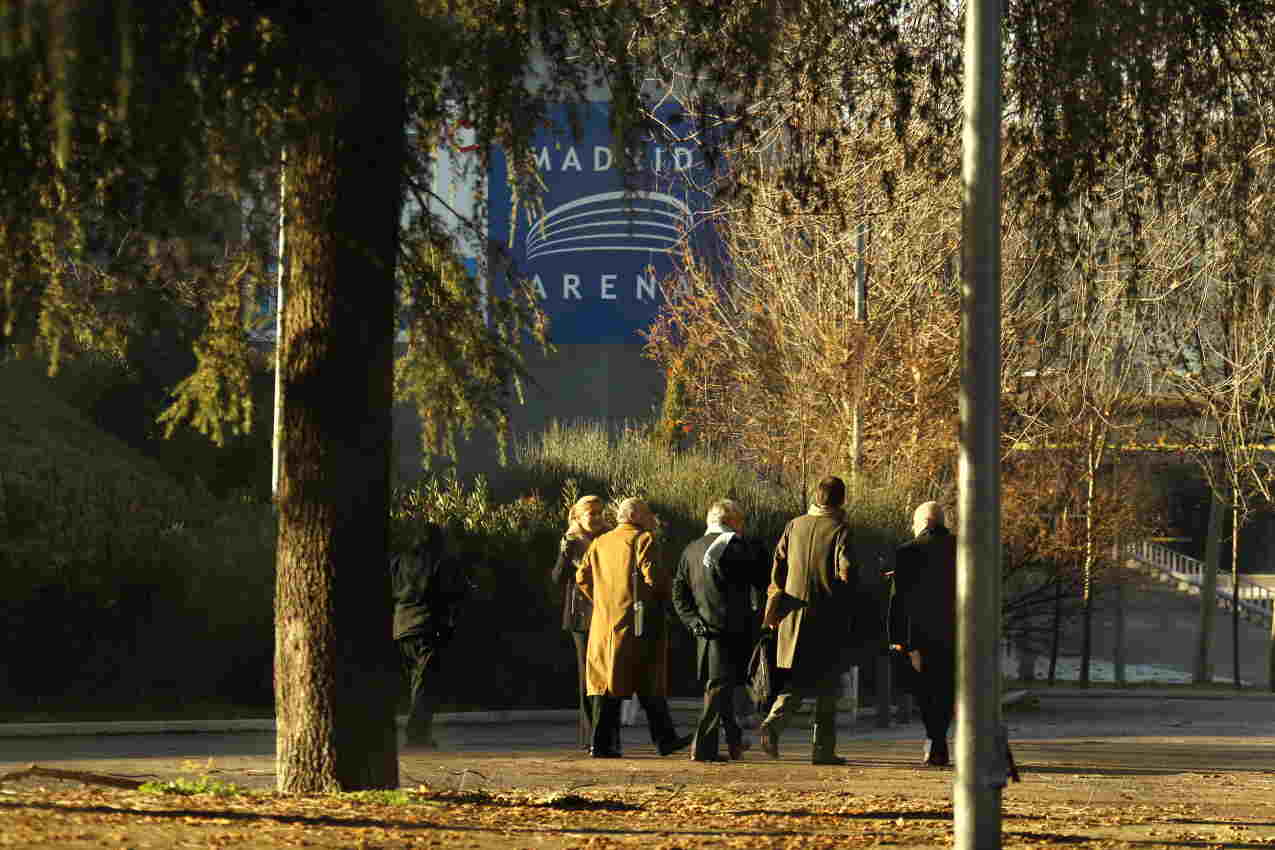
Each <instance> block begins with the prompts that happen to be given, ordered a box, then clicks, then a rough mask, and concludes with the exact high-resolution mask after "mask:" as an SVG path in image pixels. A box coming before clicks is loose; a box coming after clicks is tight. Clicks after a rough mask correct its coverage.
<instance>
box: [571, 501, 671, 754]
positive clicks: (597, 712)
mask: <svg viewBox="0 0 1275 850" xmlns="http://www.w3.org/2000/svg"><path fill="white" fill-rule="evenodd" d="M616 519H617V520H618V521H619V525H617V526H616V528H615V529H613V530H612V531H609V532H607V533H606V534H603V535H601V536H599V537H597V538H595V539H594V541H593V543H591V544H590V545H589V549H588V551H586V552H585V554H584V558H583V559H582V560H581V561H580V566H579V567H578V568H577V570H576V584H577V586H578V587H579V588H580V592H581V593H583V594H584V595H585V596H587V597H588V598H589V601H590V602H592V603H593V617H592V619H591V620H590V622H589V645H588V649H587V650H586V652H585V666H586V674H585V679H586V682H585V684H586V688H587V690H588V693H589V697H590V699H591V701H592V702H593V707H594V715H593V746H592V749H591V750H590V753H591V754H592V755H593V757H594V758H617V757H618V756H619V752H618V750H616V748H615V742H616V741H617V740H619V725H620V701H621V700H622V699H623V698H625V697H627V696H631V695H633V694H637V698H638V702H639V703H641V705H642V708H643V710H644V711H646V717H647V724H648V725H649V727H650V730H651V740H652V741H653V742H654V743H655V747H656V749H657V750H658V751H659V753H660V755H668V754H669V753H674V752H677V751H678V750H681V749H685V748H686V747H687V746H688V745H689V744H690V742H691V736H689V735H687V736H685V737H679V736H678V734H677V730H676V729H675V728H674V726H673V716H672V714H671V713H670V712H669V707H668V699H667V697H668V641H669V634H668V617H667V616H666V614H665V611H666V610H667V608H668V605H669V594H670V586H671V584H672V575H671V574H670V573H669V571H668V570H667V569H666V568H665V567H664V566H663V565H662V564H661V563H660V562H659V555H658V551H657V548H656V544H655V537H654V535H653V534H652V533H651V532H652V531H653V530H654V528H655V526H656V519H655V515H654V514H652V513H651V509H650V507H649V506H648V505H647V504H646V502H644V501H643V500H641V499H625V500H624V501H623V502H621V503H620V506H619V508H618V509H617V511H616ZM639 609H641V610H642V614H643V616H642V621H643V625H644V630H643V633H642V634H641V635H639V634H638V632H637V629H636V625H637V619H638V618H637V616H636V614H637V612H638V610H639Z"/></svg>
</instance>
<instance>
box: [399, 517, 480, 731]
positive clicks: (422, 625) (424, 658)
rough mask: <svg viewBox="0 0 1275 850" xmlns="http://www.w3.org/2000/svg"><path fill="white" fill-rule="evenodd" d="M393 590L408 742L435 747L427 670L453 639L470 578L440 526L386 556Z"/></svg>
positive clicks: (434, 669) (432, 670)
mask: <svg viewBox="0 0 1275 850" xmlns="http://www.w3.org/2000/svg"><path fill="white" fill-rule="evenodd" d="M390 582H391V587H392V589H393V592H394V641H395V643H397V644H398V647H399V654H400V655H401V657H402V661H403V667H404V670H405V671H406V673H407V679H408V684H409V688H410V692H411V699H412V703H411V710H410V712H409V713H408V716H407V739H406V744H407V746H408V747H423V748H426V749H437V748H438V743H437V742H436V741H435V740H434V734H433V730H434V711H435V709H436V708H437V707H438V694H437V692H436V691H435V690H434V689H433V688H431V687H429V685H428V683H427V679H428V678H429V674H437V673H438V670H439V666H440V665H439V653H440V652H441V651H442V649H443V648H444V647H446V646H447V644H448V643H449V642H451V639H452V635H453V634H454V633H455V631H456V618H457V616H458V614H459V612H460V606H461V603H462V602H464V600H465V598H466V597H467V596H468V595H469V591H470V582H469V577H468V575H467V574H466V571H465V567H464V564H463V563H462V562H461V561H460V560H459V559H457V558H455V557H454V556H449V555H448V553H447V540H446V537H445V535H444V534H443V530H442V529H441V528H440V527H439V526H437V525H435V524H433V523H429V524H427V525H426V526H425V528H424V530H423V531H422V533H421V537H420V541H419V542H418V543H417V544H416V545H415V546H414V547H412V549H411V550H410V551H408V552H402V553H400V554H397V555H394V556H393V557H391V558H390Z"/></svg>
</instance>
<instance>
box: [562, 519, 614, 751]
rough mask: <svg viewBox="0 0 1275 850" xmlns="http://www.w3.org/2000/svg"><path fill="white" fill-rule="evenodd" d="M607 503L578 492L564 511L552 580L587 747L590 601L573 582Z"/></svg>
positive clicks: (589, 730)
mask: <svg viewBox="0 0 1275 850" xmlns="http://www.w3.org/2000/svg"><path fill="white" fill-rule="evenodd" d="M605 508H606V505H605V504H603V502H602V499H601V498H600V497H598V496H581V497H580V498H579V499H577V500H576V501H575V503H574V504H573V505H572V506H571V509H570V510H569V511H568V512H567V530H566V533H565V534H563V535H562V540H561V541H560V542H559V544H558V560H557V563H555V564H554V567H553V573H552V576H551V577H552V579H553V583H554V584H557V585H562V586H563V594H562V628H563V630H564V631H565V632H567V633H568V634H570V635H571V640H572V641H573V642H574V643H575V649H576V673H577V675H576V679H577V681H578V683H579V688H578V694H577V699H578V702H579V707H580V713H579V718H578V727H579V733H580V736H579V744H580V746H581V747H582V748H583V749H585V750H588V749H589V747H590V745H591V744H592V742H593V709H592V707H591V706H590V704H589V695H588V689H587V687H586V685H585V651H586V650H587V649H588V645H589V621H590V620H591V619H592V618H593V603H591V602H590V601H589V599H588V597H587V596H585V595H584V594H583V593H581V592H580V588H579V587H577V586H576V570H577V569H578V568H579V566H580V561H581V560H583V558H584V553H585V552H586V551H588V548H589V544H590V543H592V542H593V540H594V538H595V537H597V536H598V535H599V534H602V533H603V532H604V531H606V530H607V521H606V516H605V513H604V511H605Z"/></svg>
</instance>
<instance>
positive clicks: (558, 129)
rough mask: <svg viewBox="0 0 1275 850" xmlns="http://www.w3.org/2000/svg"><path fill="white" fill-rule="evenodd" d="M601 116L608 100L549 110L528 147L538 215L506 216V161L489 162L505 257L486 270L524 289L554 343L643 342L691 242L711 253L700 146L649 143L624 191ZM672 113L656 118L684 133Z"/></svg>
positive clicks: (493, 226) (495, 236) (495, 228)
mask: <svg viewBox="0 0 1275 850" xmlns="http://www.w3.org/2000/svg"><path fill="white" fill-rule="evenodd" d="M609 112H610V106H609V104H606V103H589V104H583V105H576V106H566V105H559V106H555V107H551V108H550V109H549V118H550V119H551V121H552V122H553V125H554V126H553V128H552V129H550V130H542V131H541V132H539V133H537V134H536V136H535V138H534V140H533V143H532V149H533V154H534V157H535V161H536V167H537V170H538V172H539V175H540V178H541V179H542V180H543V182H544V191H543V194H542V196H541V198H540V204H539V207H538V209H536V210H528V209H517V210H515V209H514V208H513V200H512V195H511V192H510V188H509V184H508V182H507V181H508V177H507V175H508V171H507V170H506V161H505V156H504V153H503V151H499V150H497V151H494V152H493V156H492V158H491V171H490V173H489V175H488V178H489V179H488V202H489V207H488V223H489V228H490V230H489V235H490V238H491V240H492V243H493V244H494V245H497V246H500V247H501V248H502V249H503V250H504V251H507V252H508V255H507V256H504V257H498V258H496V262H494V263H493V276H494V277H495V276H496V273H495V271H494V270H495V269H497V268H507V269H508V272H507V273H506V274H505V275H504V276H503V277H497V280H496V281H495V287H494V288H495V291H497V292H507V291H508V286H509V283H510V281H511V280H524V281H527V282H528V284H529V285H530V286H531V287H532V288H533V290H534V291H535V292H536V294H537V296H538V298H539V299H540V303H541V306H542V307H543V309H544V310H545V312H546V314H547V315H548V316H549V320H550V326H549V333H550V337H551V339H552V340H553V341H554V342H564V343H600V342H640V341H641V339H642V338H641V336H640V333H639V332H640V331H642V330H644V329H646V328H647V327H648V326H649V325H650V324H651V321H652V320H653V319H654V318H655V315H656V312H657V311H658V309H659V305H660V303H661V302H662V300H663V294H662V286H663V285H666V284H667V282H668V280H669V278H670V277H671V276H673V275H675V274H676V270H677V267H678V258H680V256H681V255H682V253H683V251H684V250H685V249H686V248H687V246H689V248H690V250H691V251H692V252H694V253H696V254H697V255H701V256H707V252H710V251H714V250H716V247H717V242H716V238H715V235H714V233H713V231H712V228H711V227H710V226H709V224H708V223H707V215H706V214H707V211H708V209H709V197H708V196H707V195H706V194H705V193H704V191H703V190H702V188H701V187H702V186H704V184H705V181H706V180H707V179H708V176H709V174H708V170H707V168H706V166H705V163H704V158H703V155H702V153H701V152H700V150H699V149H698V147H697V146H696V145H695V144H694V143H693V142H674V143H662V142H657V141H656V140H655V139H653V138H649V137H648V138H647V139H645V140H643V143H642V145H641V149H640V150H638V151H632V152H630V153H629V154H628V155H629V156H631V157H634V158H635V166H636V167H634V168H632V169H630V172H629V174H628V176H627V182H628V185H627V186H626V175H625V173H624V170H623V169H622V167H621V161H620V157H621V156H623V155H624V154H623V153H621V151H620V150H618V148H617V146H616V145H615V143H614V140H613V138H612V134H611V130H610V126H609ZM680 113H681V110H680V108H679V107H677V106H676V105H673V106H670V107H668V108H666V109H664V110H663V111H662V113H657V117H658V118H660V120H662V121H664V122H665V123H666V124H668V125H669V126H670V127H671V129H672V130H673V133H674V134H675V135H677V136H685V135H688V134H689V133H688V131H689V130H690V125H689V121H688V120H687V119H684V118H682V116H681V114H680ZM572 127H574V128H575V132H573V130H572ZM511 232H512V234H513V238H512V240H511V239H510V233H511Z"/></svg>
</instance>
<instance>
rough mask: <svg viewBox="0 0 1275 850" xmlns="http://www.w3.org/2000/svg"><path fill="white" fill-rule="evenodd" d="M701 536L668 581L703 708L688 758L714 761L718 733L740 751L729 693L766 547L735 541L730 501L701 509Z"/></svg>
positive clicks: (762, 577) (740, 671)
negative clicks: (688, 638)
mask: <svg viewBox="0 0 1275 850" xmlns="http://www.w3.org/2000/svg"><path fill="white" fill-rule="evenodd" d="M706 522H707V526H708V527H707V529H706V531H705V533H704V536H703V537H700V538H699V539H697V540H694V541H692V542H691V543H690V544H688V545H687V547H686V549H684V550H683V551H682V559H681V562H680V563H679V564H678V567H677V574H676V575H675V576H674V577H673V607H674V608H675V609H676V610H677V615H678V617H680V618H681V620H682V622H683V623H685V624H686V627H687V628H688V629H690V630H691V634H693V635H695V638H696V644H697V646H698V650H699V653H698V654H699V659H698V672H699V679H700V681H701V682H702V683H703V685H704V708H703V710H702V711H701V712H700V718H699V725H698V726H697V727H696V730H695V745H694V748H693V749H692V751H691V759H692V760H694V761H720V760H721V757H720V756H719V755H718V729H719V728H720V729H722V730H724V731H725V733H726V749H727V752H728V753H729V754H730V757H731V758H732V759H738V758H739V757H740V756H741V755H743V752H744V746H743V732H742V731H741V730H740V728H739V724H738V723H737V722H736V720H735V701H734V691H735V688H736V687H738V686H740V685H742V684H743V683H744V680H745V678H746V676H747V673H748V660H749V657H750V655H751V654H752V648H753V639H754V637H755V636H756V625H757V621H758V620H759V619H760V609H761V595H762V592H763V588H764V587H765V585H766V567H767V564H766V560H767V558H766V549H765V547H764V546H763V545H762V544H761V543H759V542H757V541H754V540H749V539H747V538H745V537H743V531H744V512H743V510H742V509H741V508H740V506H739V505H738V504H737V503H735V502H734V501H732V500H730V499H722V500H721V501H718V502H715V503H713V506H712V507H710V508H709V509H708V516H707V519H706Z"/></svg>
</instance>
